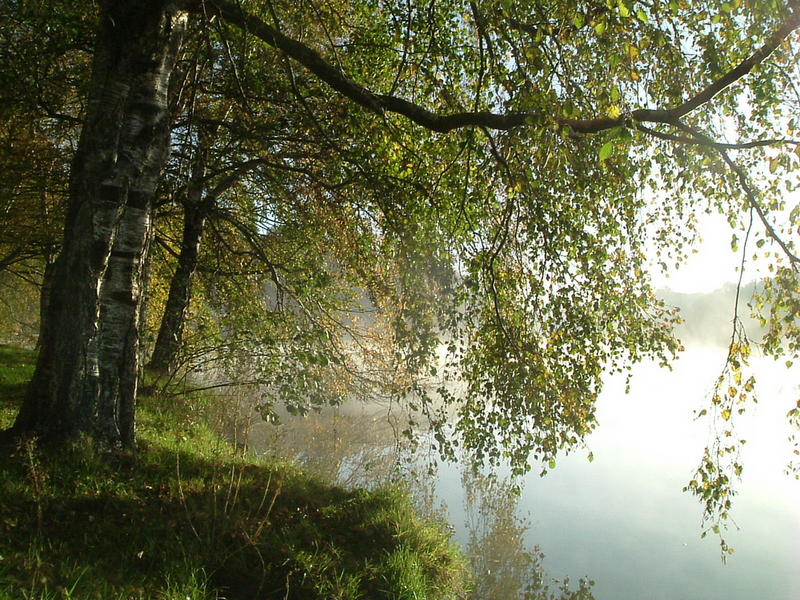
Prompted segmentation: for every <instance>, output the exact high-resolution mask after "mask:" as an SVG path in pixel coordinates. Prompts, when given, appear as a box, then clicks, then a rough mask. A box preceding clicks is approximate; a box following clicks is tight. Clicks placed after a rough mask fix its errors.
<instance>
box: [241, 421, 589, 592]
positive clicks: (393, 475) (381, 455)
mask: <svg viewBox="0 0 800 600" xmlns="http://www.w3.org/2000/svg"><path fill="white" fill-rule="evenodd" d="M398 429H399V428H398V427H397V421H396V420H393V418H392V416H391V414H389V413H387V411H386V410H385V409H382V410H381V409H375V408H374V407H372V408H368V407H362V408H360V409H355V410H354V409H350V410H347V411H345V410H340V409H329V410H325V411H323V412H320V413H312V414H309V415H307V416H305V417H299V416H291V415H286V416H284V417H282V418H281V420H280V422H277V423H265V422H256V423H253V425H252V427H251V428H250V429H249V431H248V432H247V445H248V446H249V448H250V449H251V450H252V451H254V452H256V453H259V454H261V453H267V454H275V455H278V456H280V457H283V458H288V459H292V460H295V461H297V462H298V463H299V464H300V465H301V466H302V467H303V469H304V470H305V471H307V472H308V473H311V474H313V475H314V476H316V477H319V478H321V479H323V480H324V481H327V482H330V483H334V484H337V485H342V486H346V487H356V486H357V487H369V488H374V487H376V486H379V485H383V484H387V483H390V482H397V481H402V482H403V483H404V484H405V485H406V486H407V487H408V489H409V491H410V493H411V494H412V496H413V498H414V501H415V504H416V506H417V507H418V508H419V510H420V511H421V512H422V514H423V515H424V516H426V517H428V518H431V519H435V520H440V521H443V522H444V521H446V517H447V512H448V511H447V507H446V506H444V505H443V503H442V501H441V499H440V497H439V495H438V494H437V492H436V488H437V474H436V471H435V470H434V469H433V468H431V465H432V462H431V460H426V459H428V458H430V455H428V454H427V453H425V455H424V456H423V452H424V451H425V449H424V447H423V446H417V447H415V448H414V449H412V448H411V446H410V445H409V444H408V443H407V442H406V441H405V440H404V438H403V437H402V436H401V435H398ZM432 454H433V452H432V451H431V455H432ZM461 482H462V486H463V489H464V505H465V511H466V512H465V515H466V516H465V521H466V522H465V524H464V525H465V527H466V537H467V541H466V548H465V552H466V555H467V560H468V561H469V564H470V571H471V572H472V573H473V576H474V582H473V591H472V593H471V594H470V595H469V600H593V595H592V593H591V591H590V587H591V585H592V582H589V581H586V580H583V579H582V580H580V581H579V584H578V589H577V590H570V582H569V579H565V580H563V581H561V582H558V581H556V580H552V582H551V581H550V580H549V579H548V577H547V575H546V574H545V572H544V569H543V567H542V559H543V558H544V554H542V552H541V551H540V550H539V548H538V546H534V547H530V546H528V545H526V542H525V535H526V533H527V531H528V528H529V523H528V521H527V520H526V519H522V518H520V517H519V516H518V504H519V494H518V493H516V492H515V486H514V482H513V481H511V480H507V479H504V478H502V477H500V476H494V475H484V474H477V473H474V472H473V471H472V470H471V469H469V468H465V469H464V471H463V473H462V477H461ZM551 583H556V584H557V588H558V589H556V590H551V589H550V584H551Z"/></svg>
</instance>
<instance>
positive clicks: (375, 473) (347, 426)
mask: <svg viewBox="0 0 800 600" xmlns="http://www.w3.org/2000/svg"><path fill="white" fill-rule="evenodd" d="M247 436H248V446H249V447H250V448H251V449H252V450H253V451H255V452H257V453H268V454H276V455H278V456H281V457H284V458H289V459H292V460H294V461H296V462H297V463H298V464H300V465H301V467H302V468H303V470H305V471H306V472H308V473H309V474H312V475H313V476H315V477H317V478H319V479H321V480H323V481H326V482H329V483H333V484H336V485H341V486H344V487H366V488H374V487H376V486H379V485H382V484H386V483H389V482H390V481H393V480H396V479H398V477H399V475H398V474H399V464H400V462H401V461H402V459H403V457H406V456H408V448H407V445H406V443H405V441H404V440H403V439H402V437H401V436H399V435H397V432H396V426H395V425H394V421H393V420H392V418H391V415H387V411H386V410H380V409H374V408H372V409H370V408H366V407H364V408H362V409H360V410H358V411H352V410H351V411H342V410H339V409H328V410H325V411H323V412H319V413H311V414H309V415H307V416H305V417H299V416H292V415H287V416H285V417H281V420H280V421H279V422H277V423H264V422H261V423H255V424H253V426H252V428H251V429H250V431H248V433H247Z"/></svg>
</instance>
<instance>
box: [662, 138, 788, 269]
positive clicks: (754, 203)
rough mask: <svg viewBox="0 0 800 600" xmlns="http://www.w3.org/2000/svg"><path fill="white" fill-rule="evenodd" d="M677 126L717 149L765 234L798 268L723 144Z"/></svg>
mask: <svg viewBox="0 0 800 600" xmlns="http://www.w3.org/2000/svg"><path fill="white" fill-rule="evenodd" d="M678 126H679V127H680V128H681V129H682V130H683V131H685V132H686V133H688V134H689V135H691V136H693V137H695V138H697V139H698V140H700V141H701V142H702V144H703V145H704V146H706V147H708V148H710V149H714V150H716V151H717V153H719V155H720V156H721V157H722V160H723V161H725V164H726V165H728V168H729V169H730V170H731V171H733V173H734V174H735V175H736V177H737V179H738V180H739V187H741V188H742V191H743V192H744V194H745V196H747V200H748V202H749V203H750V206H752V207H753V208H754V209H755V211H756V214H757V215H758V218H759V219H760V220H761V223H762V224H763V225H764V228H765V229H766V230H767V235H768V236H769V237H770V238H772V239H773V240H774V241H775V242H776V243H777V244H778V245H779V246H780V247H781V250H783V252H784V254H785V255H786V257H787V258H788V259H789V263H790V264H791V265H792V269H794V270H795V271H797V270H798V269H800V257H798V256H797V255H796V254H795V253H794V252H792V251H791V249H790V248H789V247H788V246H787V245H786V242H784V241H783V240H782V239H781V237H780V236H779V235H778V232H777V231H775V228H774V227H773V226H772V223H770V222H769V219H767V214H766V212H764V208H763V207H762V206H761V203H760V202H759V201H758V198H756V193H755V191H754V190H753V188H752V187H751V186H750V182H749V181H748V180H747V174H746V173H745V172H744V170H743V169H742V168H741V167H740V166H739V165H738V164H736V161H734V160H733V159H732V158H731V157H730V155H729V154H728V152H727V150H726V149H725V148H724V146H721V145H719V144H716V143H715V142H714V141H713V140H712V139H711V138H709V137H708V136H707V135H706V134H704V133H703V132H701V131H700V130H698V129H695V128H694V127H690V126H689V125H686V124H684V123H679V124H678Z"/></svg>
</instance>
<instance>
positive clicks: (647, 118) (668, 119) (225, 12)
mask: <svg viewBox="0 0 800 600" xmlns="http://www.w3.org/2000/svg"><path fill="white" fill-rule="evenodd" d="M787 7H788V8H789V9H790V11H791V14H790V15H789V17H788V18H787V20H786V21H785V22H784V23H783V24H782V25H781V26H780V27H779V28H778V29H777V30H775V32H774V33H773V34H772V35H771V36H770V38H769V39H768V40H767V41H766V43H764V44H763V45H762V46H761V47H760V48H759V49H758V50H756V51H755V52H754V53H753V54H751V55H750V56H749V57H748V58H746V59H745V60H743V61H742V62H740V63H739V64H738V65H737V66H736V67H734V68H733V69H731V70H730V71H728V72H727V73H725V74H724V75H722V76H721V77H719V78H718V79H717V80H715V81H714V82H712V83H711V84H709V85H708V86H707V87H706V88H705V89H704V90H702V91H701V92H700V93H698V94H696V95H695V96H693V97H692V98H690V99H688V100H687V101H685V102H684V103H683V104H681V105H679V106H676V107H674V108H670V109H639V110H635V111H633V112H632V113H629V114H627V115H624V116H621V117H619V118H616V119H611V118H608V117H600V118H595V119H566V118H558V117H557V118H556V121H557V122H558V123H560V124H562V125H566V126H568V127H570V128H571V129H572V130H573V131H575V132H576V133H598V132H600V131H604V130H607V129H611V128H613V127H617V126H620V125H625V124H626V123H627V122H629V121H634V122H649V123H664V124H670V125H676V124H677V122H678V121H679V120H680V119H681V117H683V116H685V115H687V114H688V113H690V112H692V111H694V110H695V109H697V108H699V107H701V106H703V105H704V104H706V103H707V102H709V101H710V100H712V99H713V98H714V97H715V96H716V95H718V94H719V93H720V92H722V91H723V90H725V89H727V88H728V87H730V86H731V85H732V84H733V83H735V82H736V81H738V80H740V79H741V78H742V77H744V76H745V75H747V74H748V73H749V72H750V71H752V70H753V68H754V67H755V66H757V65H758V64H760V63H761V62H763V61H764V60H765V59H766V58H767V57H768V56H769V55H770V54H772V52H774V51H775V49H776V48H777V47H778V46H779V45H780V44H781V43H782V42H783V41H784V40H785V39H786V38H787V37H788V36H789V35H790V34H791V33H792V32H793V31H795V30H796V29H797V28H798V27H800V0H792V1H790V2H789V3H788V4H787ZM185 8H186V10H189V11H191V12H196V13H204V12H206V13H215V14H217V15H218V16H219V17H220V18H222V19H224V20H225V21H227V22H228V23H230V24H231V25H234V26H236V27H239V28H241V29H243V30H244V31H247V32H249V33H252V34H253V35H255V36H256V37H258V38H259V39H261V40H262V41H264V42H266V43H267V44H269V45H270V46H272V47H274V48H277V49H278V50H281V51H282V52H284V53H285V54H286V55H287V56H288V57H290V58H292V59H293V60H295V61H296V62H298V63H300V64H301V65H303V66H304V67H305V68H306V69H308V70H309V71H310V72H311V73H313V74H314V75H316V76H317V77H319V78H320V79H321V80H322V81H324V82H325V83H327V84H328V85H329V86H331V87H332V88H333V89H334V90H336V91H337V92H339V93H340V94H342V95H343V96H345V97H347V98H349V99H350V100H352V101H353V102H356V103H357V104H359V105H361V106H363V107H364V108H366V109H367V110H369V111H372V112H374V113H376V114H379V115H384V114H385V113H387V112H392V113H397V114H400V115H403V116H405V117H407V118H408V119H410V120H411V121H413V122H415V123H417V124H418V125H422V126H423V127H425V128H427V129H430V130H432V131H437V132H441V133H446V132H448V131H451V130H453V129H459V128H463V127H473V126H478V127H486V128H488V129H497V130H508V129H515V128H517V127H521V126H523V125H525V124H526V123H527V122H529V121H532V120H533V121H539V120H541V119H542V118H545V117H548V115H541V114H537V113H528V112H512V113H507V114H498V113H491V112H461V113H454V114H450V115H439V114H437V113H434V112H432V111H429V110H427V109H426V108H423V107H422V106H419V105H418V104H414V103H413V102H410V101H408V100H405V99H403V98H399V97H397V96H391V95H382V94H376V93H374V92H372V91H370V90H369V89H367V88H366V87H364V86H363V85H361V84H360V83H358V82H355V81H353V80H352V79H349V78H348V77H347V76H346V75H345V74H344V73H343V72H342V71H341V70H340V69H338V68H336V67H334V66H333V65H331V64H330V63H328V62H327V61H326V60H325V59H324V58H322V56H320V55H319V53H317V52H316V51H315V50H314V49H312V48H310V47H309V46H306V45H305V44H303V43H301V42H298V41H297V40H294V39H292V38H290V37H287V36H286V35H284V34H283V33H281V32H280V31H278V30H277V29H275V28H274V27H272V26H270V25H268V24H267V23H265V22H264V21H262V20H261V19H260V18H259V17H257V16H256V15H253V14H251V13H248V12H246V11H245V10H244V9H242V8H241V7H240V6H238V5H237V4H235V3H234V2H232V1H230V0H207V1H206V0H186V4H185Z"/></svg>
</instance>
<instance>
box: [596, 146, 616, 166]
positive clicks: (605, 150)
mask: <svg viewBox="0 0 800 600" xmlns="http://www.w3.org/2000/svg"><path fill="white" fill-rule="evenodd" d="M613 153H614V142H613V141H608V142H606V143H605V144H603V147H602V148H600V157H599V158H600V162H601V163H602V162H605V161H606V160H608V159H609V158H610V157H611V155H612V154H613Z"/></svg>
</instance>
